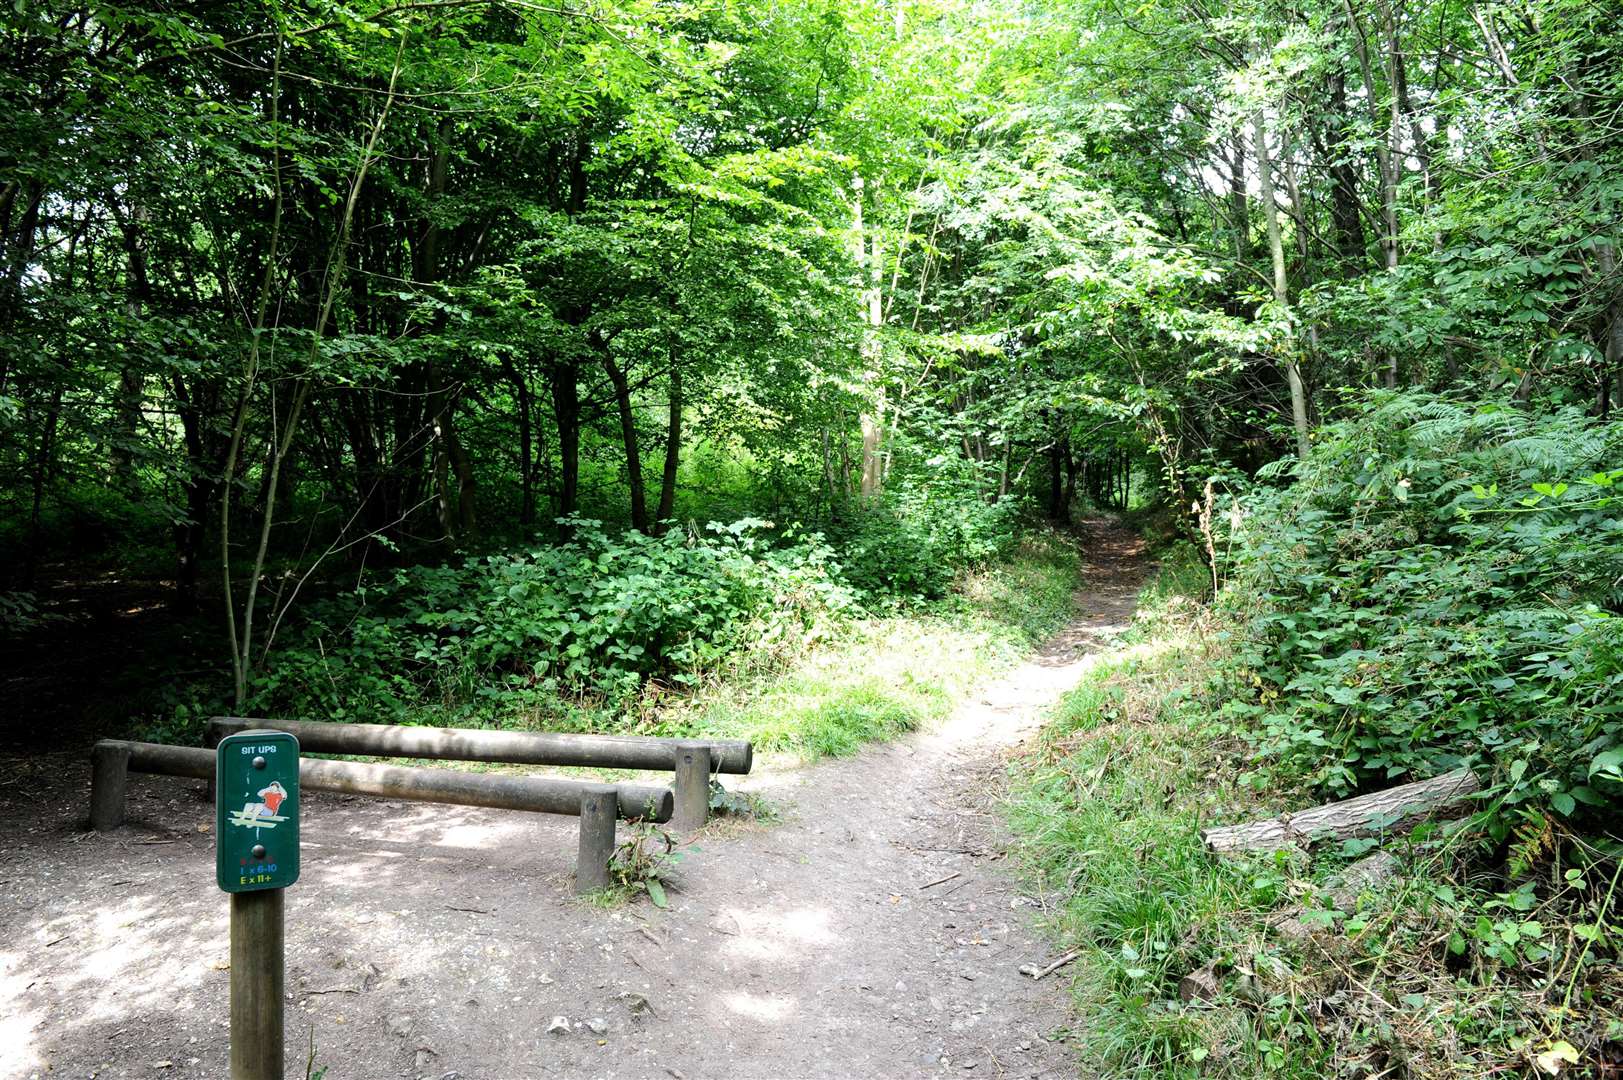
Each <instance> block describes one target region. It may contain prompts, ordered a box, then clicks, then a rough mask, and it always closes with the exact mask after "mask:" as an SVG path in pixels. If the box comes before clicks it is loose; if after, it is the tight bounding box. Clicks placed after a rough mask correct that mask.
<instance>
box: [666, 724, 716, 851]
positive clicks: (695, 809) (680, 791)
mask: <svg viewBox="0 0 1623 1080" xmlns="http://www.w3.org/2000/svg"><path fill="white" fill-rule="evenodd" d="M709 818H710V747H709V746H708V745H707V744H705V743H696V742H690V743H682V744H681V745H680V746H678V747H677V748H676V809H675V811H674V812H673V813H672V814H671V825H672V827H673V828H674V829H675V830H676V831H677V832H684V833H691V832H698V831H699V830H700V829H702V828H704V823H705V822H706V821H707V820H709Z"/></svg>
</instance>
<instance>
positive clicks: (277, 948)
mask: <svg viewBox="0 0 1623 1080" xmlns="http://www.w3.org/2000/svg"><path fill="white" fill-rule="evenodd" d="M286 891H287V890H285V889H266V890H264V891H262V892H241V893H232V894H231V1080H282V1067H283V1057H282V983H283V966H282V926H283V893H285V892H286Z"/></svg>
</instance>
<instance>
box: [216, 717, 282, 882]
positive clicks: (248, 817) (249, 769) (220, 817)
mask: <svg viewBox="0 0 1623 1080" xmlns="http://www.w3.org/2000/svg"><path fill="white" fill-rule="evenodd" d="M299 812H300V807H299V740H297V739H295V738H294V737H293V736H291V735H289V734H288V733H287V732H285V731H239V732H238V733H237V734H235V735H227V736H226V737H225V738H223V739H221V740H220V746H219V748H218V749H217V750H216V751H215V754H214V836H215V846H214V851H215V858H214V876H215V880H216V881H217V882H218V883H219V885H220V888H222V889H224V890H225V891H226V892H233V893H235V892H254V891H256V890H260V889H285V888H287V887H288V886H289V885H291V884H293V883H294V882H295V881H297V880H299Z"/></svg>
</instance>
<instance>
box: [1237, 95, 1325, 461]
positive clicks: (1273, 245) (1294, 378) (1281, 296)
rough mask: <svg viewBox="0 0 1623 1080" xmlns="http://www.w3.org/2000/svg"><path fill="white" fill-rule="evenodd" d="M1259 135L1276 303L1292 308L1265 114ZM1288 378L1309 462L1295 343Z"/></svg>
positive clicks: (1258, 116)
mask: <svg viewBox="0 0 1623 1080" xmlns="http://www.w3.org/2000/svg"><path fill="white" fill-rule="evenodd" d="M1251 125H1252V127H1253V129H1254V130H1255V131H1256V142H1257V176H1258V179H1259V182H1260V186H1261V189H1262V191H1261V194H1262V213H1263V221H1264V223H1265V224H1266V225H1267V227H1268V256H1269V259H1270V260H1271V261H1272V262H1273V271H1274V301H1275V302H1276V303H1277V304H1279V306H1280V307H1281V308H1287V309H1288V308H1289V307H1290V287H1289V281H1288V279H1287V278H1286V276H1285V243H1284V239H1283V237H1282V236H1281V235H1280V231H1279V205H1278V203H1277V202H1276V201H1275V199H1274V177H1273V163H1272V162H1271V161H1270V160H1269V156H1268V131H1267V128H1266V127H1265V126H1264V124H1263V118H1262V110H1261V109H1258V110H1257V111H1256V112H1254V113H1253V114H1252V116H1251ZM1285 349H1286V354H1285V378H1286V381H1287V382H1289V383H1290V395H1291V422H1292V424H1293V425H1294V427H1295V428H1296V453H1297V456H1298V457H1299V458H1302V459H1306V457H1307V454H1308V449H1309V446H1310V445H1311V444H1310V443H1309V441H1308V426H1307V386H1306V383H1305V382H1304V381H1303V379H1302V370H1301V367H1300V365H1299V364H1298V363H1297V360H1296V352H1297V350H1296V346H1295V342H1287V343H1286V345H1285Z"/></svg>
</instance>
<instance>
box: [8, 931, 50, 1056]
mask: <svg viewBox="0 0 1623 1080" xmlns="http://www.w3.org/2000/svg"><path fill="white" fill-rule="evenodd" d="M32 978H33V977H32V976H31V975H30V974H29V973H28V971H27V970H26V969H25V968H24V967H23V957H22V955H21V954H20V953H15V952H10V951H6V952H0V1076H21V1075H23V1073H24V1070H26V1069H33V1068H38V1067H39V1066H40V1065H41V1061H40V1058H39V1054H38V1053H37V1052H36V1050H35V1044H34V1029H35V1028H36V1027H38V1026H39V1024H40V1022H41V1020H42V1015H41V1013H40V1010H38V1009H28V1008H24V1007H23V1004H22V996H23V992H24V991H26V990H27V989H28V988H29V987H30V986H31V985H32Z"/></svg>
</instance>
